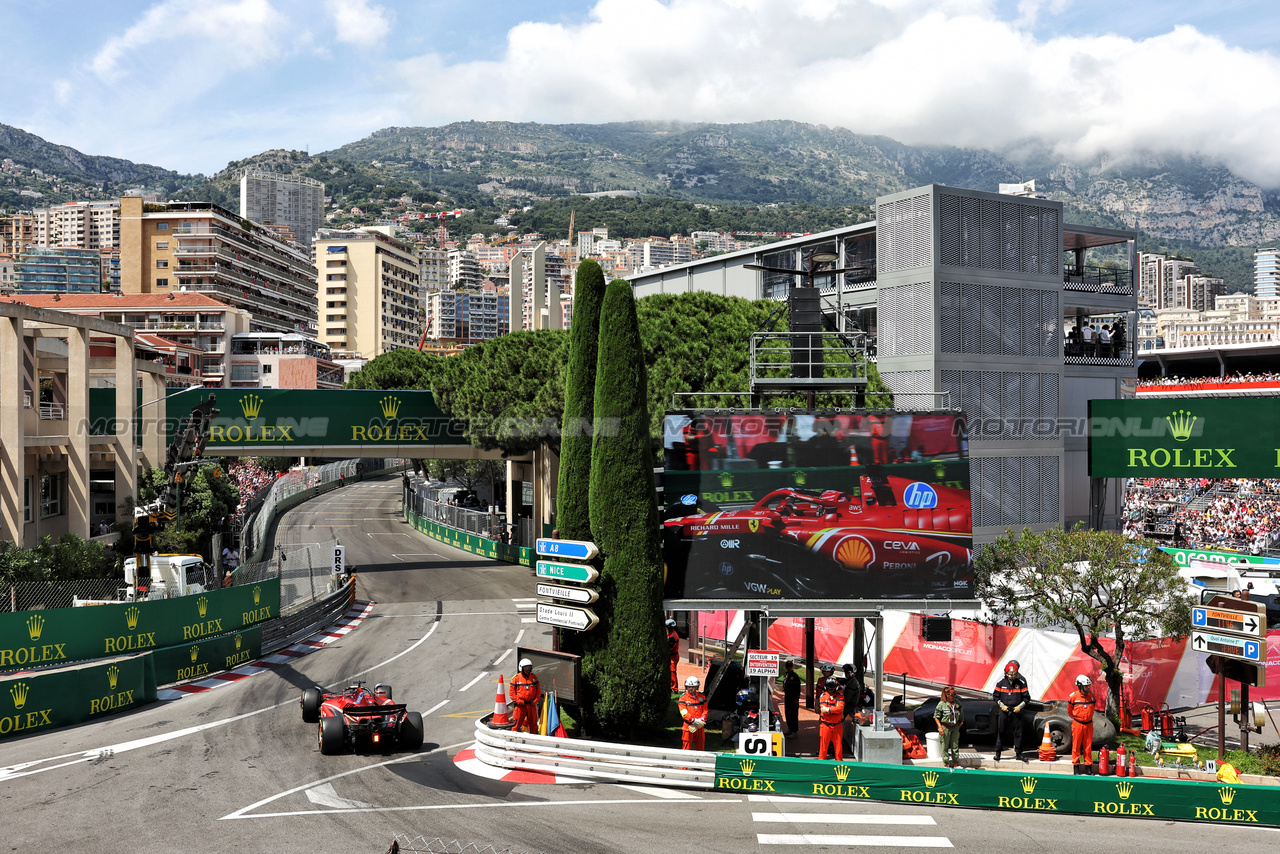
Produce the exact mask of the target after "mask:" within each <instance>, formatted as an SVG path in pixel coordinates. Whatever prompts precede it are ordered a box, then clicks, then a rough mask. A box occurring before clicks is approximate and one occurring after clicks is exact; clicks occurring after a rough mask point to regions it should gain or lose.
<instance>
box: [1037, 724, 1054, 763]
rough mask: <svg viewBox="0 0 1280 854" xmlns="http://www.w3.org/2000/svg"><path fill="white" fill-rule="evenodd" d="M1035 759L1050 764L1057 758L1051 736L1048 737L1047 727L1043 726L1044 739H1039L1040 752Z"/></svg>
mask: <svg viewBox="0 0 1280 854" xmlns="http://www.w3.org/2000/svg"><path fill="white" fill-rule="evenodd" d="M1036 758H1037V759H1039V760H1040V761H1041V762H1052V761H1054V760H1055V759H1057V758H1058V751H1057V750H1056V749H1055V748H1054V746H1053V736H1051V735H1049V725H1048V724H1045V725H1044V738H1042V739H1040V751H1039V752H1038V753H1037V754H1036Z"/></svg>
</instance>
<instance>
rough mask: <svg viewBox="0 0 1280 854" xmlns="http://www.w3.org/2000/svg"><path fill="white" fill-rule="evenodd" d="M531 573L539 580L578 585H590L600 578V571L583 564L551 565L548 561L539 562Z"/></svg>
mask: <svg viewBox="0 0 1280 854" xmlns="http://www.w3.org/2000/svg"><path fill="white" fill-rule="evenodd" d="M533 571H534V574H535V575H537V576H538V577H539V578H550V579H552V580H553V581H576V582H578V583H579V584H590V583H591V582H593V581H595V580H596V579H597V578H599V577H600V570H598V569H596V568H595V567H594V566H590V565H588V564H585V563H552V562H551V561H549V560H540V561H538V563H537V564H536V565H535V566H534V568H533Z"/></svg>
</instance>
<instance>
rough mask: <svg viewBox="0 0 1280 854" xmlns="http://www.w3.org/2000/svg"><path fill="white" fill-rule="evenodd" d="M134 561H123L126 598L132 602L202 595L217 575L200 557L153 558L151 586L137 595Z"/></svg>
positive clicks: (135, 565) (213, 582)
mask: <svg viewBox="0 0 1280 854" xmlns="http://www.w3.org/2000/svg"><path fill="white" fill-rule="evenodd" d="M136 579H137V562H136V560H135V559H134V558H131V557H130V558H125V562H124V581H125V584H126V585H127V590H126V596H127V598H128V599H130V600H134V599H172V598H174V597H176V596H190V595H191V594H193V593H204V592H205V591H206V590H209V589H210V588H213V587H216V586H217V574H216V573H215V572H214V570H213V567H211V566H209V565H208V564H207V563H205V562H204V559H203V558H201V557H200V555H162V554H157V555H152V556H151V585H150V587H149V588H147V589H145V590H143V591H142V593H141V595H137V593H138V591H137V589H136V588H137V582H136Z"/></svg>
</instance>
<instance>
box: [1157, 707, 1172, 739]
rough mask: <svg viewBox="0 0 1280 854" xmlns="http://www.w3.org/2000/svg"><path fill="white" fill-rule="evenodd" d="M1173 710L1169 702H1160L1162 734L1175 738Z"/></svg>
mask: <svg viewBox="0 0 1280 854" xmlns="http://www.w3.org/2000/svg"><path fill="white" fill-rule="evenodd" d="M1173 727H1174V721H1173V712H1171V711H1169V704H1168V703H1161V704H1160V735H1161V736H1162V737H1163V738H1167V739H1172V738H1173Z"/></svg>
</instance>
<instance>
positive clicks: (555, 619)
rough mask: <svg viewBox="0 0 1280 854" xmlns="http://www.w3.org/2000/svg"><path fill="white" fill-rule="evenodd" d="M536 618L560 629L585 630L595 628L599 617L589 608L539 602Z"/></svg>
mask: <svg viewBox="0 0 1280 854" xmlns="http://www.w3.org/2000/svg"><path fill="white" fill-rule="evenodd" d="M537 620H538V622H539V623H545V624H546V625H548V626H559V627H560V628H562V629H575V630H576V631H579V632H585V631H587V630H588V629H591V628H595V626H596V624H597V623H599V622H600V618H599V617H597V616H596V615H595V614H594V613H592V611H591V609H589V608H575V607H573V606H572V605H552V604H551V603H550V602H539V603H538V612H537Z"/></svg>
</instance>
